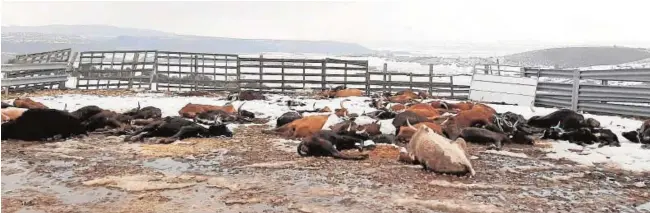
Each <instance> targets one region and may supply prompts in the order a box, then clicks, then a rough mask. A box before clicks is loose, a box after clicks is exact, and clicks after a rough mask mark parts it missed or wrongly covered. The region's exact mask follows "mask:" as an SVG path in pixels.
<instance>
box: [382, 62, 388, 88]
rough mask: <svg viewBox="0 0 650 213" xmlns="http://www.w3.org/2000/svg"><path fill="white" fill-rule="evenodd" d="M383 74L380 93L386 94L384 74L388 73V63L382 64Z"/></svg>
mask: <svg viewBox="0 0 650 213" xmlns="http://www.w3.org/2000/svg"><path fill="white" fill-rule="evenodd" d="M383 72H384V78H383V82H381V85H382V91H383V92H386V82H387V81H386V74H387V73H388V63H384V70H383Z"/></svg>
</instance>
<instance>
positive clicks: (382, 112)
mask: <svg viewBox="0 0 650 213" xmlns="http://www.w3.org/2000/svg"><path fill="white" fill-rule="evenodd" d="M384 113H385V112H384V111H381V112H379V114H377V115H375V117H377V118H379V116H381V114H384Z"/></svg>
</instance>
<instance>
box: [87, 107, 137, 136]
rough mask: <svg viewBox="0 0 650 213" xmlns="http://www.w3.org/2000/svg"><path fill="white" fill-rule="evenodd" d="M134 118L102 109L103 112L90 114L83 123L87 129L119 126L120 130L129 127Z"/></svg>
mask: <svg viewBox="0 0 650 213" xmlns="http://www.w3.org/2000/svg"><path fill="white" fill-rule="evenodd" d="M131 120H133V118H132V117H131V116H128V115H123V114H120V113H117V112H113V111H110V110H102V111H101V112H99V113H97V114H94V115H93V116H90V117H89V118H88V119H86V120H84V121H83V122H82V124H83V125H84V127H85V128H86V130H87V131H89V132H92V131H95V130H98V129H104V128H110V129H114V128H117V129H118V130H117V131H118V132H121V131H124V130H126V129H127V128H128V126H129V124H130V123H131Z"/></svg>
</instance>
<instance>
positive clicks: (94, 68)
mask: <svg viewBox="0 0 650 213" xmlns="http://www.w3.org/2000/svg"><path fill="white" fill-rule="evenodd" d="M155 59H156V51H155V50H133V51H86V52H81V53H80V56H79V68H77V70H76V72H75V75H78V76H77V88H80V89H124V88H146V89H149V88H151V77H152V75H153V73H154V69H155V66H154V65H155Z"/></svg>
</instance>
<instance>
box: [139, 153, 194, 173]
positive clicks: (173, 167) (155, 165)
mask: <svg viewBox="0 0 650 213" xmlns="http://www.w3.org/2000/svg"><path fill="white" fill-rule="evenodd" d="M142 166H145V167H149V168H152V169H156V170H158V171H160V172H162V173H164V174H165V175H180V174H183V173H186V172H187V171H188V170H190V168H192V165H190V164H189V163H184V162H180V161H176V160H174V159H171V158H169V157H167V158H158V159H155V160H150V161H144V162H142Z"/></svg>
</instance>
